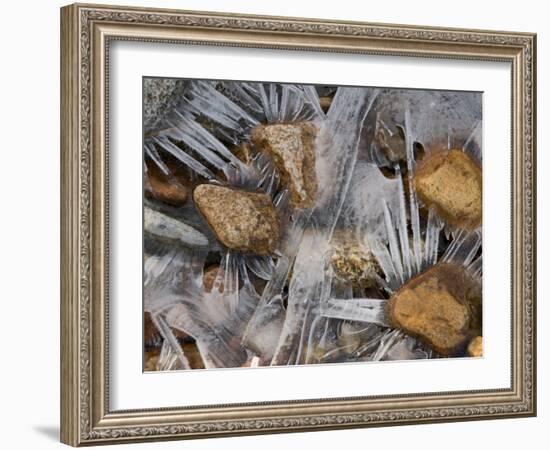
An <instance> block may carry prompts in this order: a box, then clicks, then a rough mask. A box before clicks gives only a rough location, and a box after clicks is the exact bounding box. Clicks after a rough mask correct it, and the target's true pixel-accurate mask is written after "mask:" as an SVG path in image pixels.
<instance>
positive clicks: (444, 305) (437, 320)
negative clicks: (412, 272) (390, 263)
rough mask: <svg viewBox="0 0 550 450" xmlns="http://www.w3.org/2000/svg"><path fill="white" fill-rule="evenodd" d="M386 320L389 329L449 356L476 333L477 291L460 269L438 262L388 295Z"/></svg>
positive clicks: (479, 323) (478, 314) (478, 299)
mask: <svg viewBox="0 0 550 450" xmlns="http://www.w3.org/2000/svg"><path fill="white" fill-rule="evenodd" d="M388 317H389V319H390V323H391V326H392V327H393V328H400V329H402V330H404V331H405V332H406V333H408V334H410V335H412V336H415V337H417V338H418V339H420V340H421V341H423V342H425V343H426V344H428V345H429V346H431V347H432V348H433V349H434V350H435V351H436V352H438V353H440V354H441V355H452V354H455V353H456V352H459V351H461V350H463V349H464V347H465V344H466V342H468V340H469V339H471V338H472V337H473V336H476V335H478V334H479V333H480V330H481V288H480V286H479V284H478V283H477V282H476V281H475V280H474V279H473V278H472V277H471V276H470V275H469V274H468V273H467V272H466V271H465V270H464V269H463V268H462V267H458V266H455V265H452V264H446V263H439V264H437V265H436V266H434V267H432V268H431V269H429V270H427V271H426V272H424V273H421V274H420V275H418V276H416V277H414V278H412V279H411V280H410V281H408V282H407V283H405V284H404V285H403V286H402V287H401V288H400V289H399V290H398V291H397V292H396V293H395V294H394V295H393V296H392V298H391V299H390V301H389V302H388Z"/></svg>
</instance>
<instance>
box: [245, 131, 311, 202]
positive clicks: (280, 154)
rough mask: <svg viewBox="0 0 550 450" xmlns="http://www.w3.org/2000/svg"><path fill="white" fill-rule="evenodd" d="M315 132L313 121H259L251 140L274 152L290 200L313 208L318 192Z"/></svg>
mask: <svg viewBox="0 0 550 450" xmlns="http://www.w3.org/2000/svg"><path fill="white" fill-rule="evenodd" d="M316 132H317V128H316V127H315V125H313V124H312V123H310V122H297V123H292V124H270V125H259V126H257V127H256V128H255V129H254V130H253V131H252V142H254V144H255V145H256V146H258V147H259V148H260V149H261V150H262V151H264V152H266V153H267V154H268V155H270V156H271V158H272V159H273V161H274V163H275V166H276V167H277V169H278V170H279V173H280V176H281V182H282V184H283V185H284V186H286V187H287V188H288V189H289V191H290V202H291V204H292V205H293V206H294V207H296V208H300V209H304V208H311V207H312V206H313V204H314V203H315V197H316V194H317V174H316V171H315V148H314V140H315V136H316Z"/></svg>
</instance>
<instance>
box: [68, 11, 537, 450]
mask: <svg viewBox="0 0 550 450" xmlns="http://www.w3.org/2000/svg"><path fill="white" fill-rule="evenodd" d="M535 87H536V36H535V35H534V34H530V33H516V32H514V33H512V32H504V31H485V30H465V29H444V28H431V27H422V26H408V25H407V26H405V25H384V24H371V23H359V22H345V23H344V22H332V21H326V20H316V19H296V18H283V17H259V16H247V15H238V14H225V13H224V14H219V13H210V12H209V13H204V12H191V11H173V10H158V9H142V8H129V7H111V6H93V5H81V4H76V5H71V6H67V7H64V8H62V9H61V89H62V98H61V103H62V105H61V106H62V108H61V111H62V117H61V119H62V120H61V137H62V139H61V143H62V145H61V164H62V167H61V172H62V174H61V176H62V192H61V196H62V199H61V200H62V201H61V204H62V211H61V224H62V231H61V232H62V248H61V255H62V258H61V260H62V271H61V273H62V279H61V293H62V298H61V314H62V321H61V322H62V329H61V355H62V361H61V366H62V371H61V440H62V442H64V443H67V444H70V445H73V446H79V445H90V444H108V443H122V442H137V441H146V440H161V439H192V438H199V437H216V436H230V435H243V434H259V433H275V432H296V431H313V430H326V429H336V428H346V427H347V428H350V427H367V426H382V425H400V424H421V423H427V422H442V421H458V420H477V419H496V418H504V417H527V416H533V415H535V414H536V379H535V378H536V367H535V364H536V351H535V297H536V295H535V276H536V272H535V260H536V258H535V227H536V215H535V196H536V194H535V188H536V186H535V179H536V177H535V160H536V158H535V145H536V129H535V126H536V123H535V113H536V111H535Z"/></svg>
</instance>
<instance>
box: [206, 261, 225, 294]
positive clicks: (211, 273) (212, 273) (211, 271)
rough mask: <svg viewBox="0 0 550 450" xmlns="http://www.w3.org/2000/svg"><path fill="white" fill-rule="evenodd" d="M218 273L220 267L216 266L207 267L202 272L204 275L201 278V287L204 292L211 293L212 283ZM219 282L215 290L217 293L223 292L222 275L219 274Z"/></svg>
mask: <svg viewBox="0 0 550 450" xmlns="http://www.w3.org/2000/svg"><path fill="white" fill-rule="evenodd" d="M219 271H220V266H219V265H217V264H214V265H211V266H209V267H207V268H206V269H205V270H204V274H203V276H202V285H203V287H204V291H205V292H212V289H213V287H214V281H216V277H217V276H218V272H219ZM221 277H222V279H221V282H220V285H219V286H218V288H217V290H218V291H219V292H223V277H224V274H223V273H222V274H221Z"/></svg>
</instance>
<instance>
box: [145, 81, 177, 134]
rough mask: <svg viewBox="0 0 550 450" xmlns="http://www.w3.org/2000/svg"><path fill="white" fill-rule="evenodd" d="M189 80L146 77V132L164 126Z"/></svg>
mask: <svg viewBox="0 0 550 450" xmlns="http://www.w3.org/2000/svg"><path fill="white" fill-rule="evenodd" d="M187 84H188V81H187V80H178V79H175V78H144V80H143V125H144V129H145V132H146V133H152V132H154V131H156V130H158V129H159V128H161V127H162V126H163V122H164V119H165V118H166V117H167V116H168V115H169V114H170V113H171V112H172V111H173V110H174V109H175V108H176V107H177V106H178V105H179V102H180V101H181V99H182V98H183V93H184V92H185V89H186V86H187Z"/></svg>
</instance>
